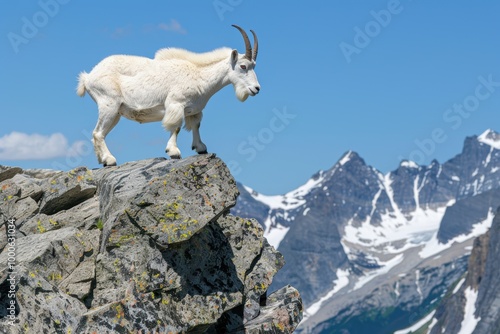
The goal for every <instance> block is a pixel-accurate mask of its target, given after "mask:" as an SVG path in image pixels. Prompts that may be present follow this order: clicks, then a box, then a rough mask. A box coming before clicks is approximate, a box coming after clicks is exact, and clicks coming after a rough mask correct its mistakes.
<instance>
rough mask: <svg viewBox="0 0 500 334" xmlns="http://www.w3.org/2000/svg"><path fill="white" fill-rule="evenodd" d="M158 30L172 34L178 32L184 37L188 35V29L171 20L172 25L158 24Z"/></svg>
mask: <svg viewBox="0 0 500 334" xmlns="http://www.w3.org/2000/svg"><path fill="white" fill-rule="evenodd" d="M158 29H160V30H164V31H171V32H176V33H179V34H182V35H185V34H187V31H186V29H184V28H183V27H182V26H181V24H180V23H179V22H178V21H177V20H174V19H171V20H170V23H160V24H158Z"/></svg>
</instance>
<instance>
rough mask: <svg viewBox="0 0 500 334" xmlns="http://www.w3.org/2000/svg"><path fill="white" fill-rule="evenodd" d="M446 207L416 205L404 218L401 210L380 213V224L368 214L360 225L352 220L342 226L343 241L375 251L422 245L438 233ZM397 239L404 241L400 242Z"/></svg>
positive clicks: (390, 251)
mask: <svg viewBox="0 0 500 334" xmlns="http://www.w3.org/2000/svg"><path fill="white" fill-rule="evenodd" d="M389 198H390V197H389ZM451 204H453V202H450V203H448V205H447V206H449V205H451ZM447 206H443V207H441V208H438V209H437V210H432V209H426V210H423V209H420V208H419V209H417V210H416V211H415V212H414V213H413V214H412V216H411V217H410V218H406V217H404V216H403V215H402V214H401V213H399V214H397V215H394V214H392V213H386V214H384V215H382V222H381V223H380V224H379V225H372V224H371V223H370V221H371V216H370V217H368V218H367V219H366V220H365V221H364V222H363V223H361V225H360V226H354V224H353V221H352V220H351V221H349V222H348V224H347V225H346V227H345V228H344V237H343V240H344V241H347V242H349V243H351V244H356V245H359V246H362V247H369V248H371V250H372V251H376V252H381V251H382V252H384V253H386V254H395V253H401V252H402V251H404V250H406V249H409V248H413V247H417V246H420V245H422V244H425V243H426V242H428V241H430V239H431V237H432V236H433V235H434V234H437V231H438V229H439V224H440V223H441V220H442V219H443V216H444V213H445V211H446V207H447ZM399 241H405V242H404V244H403V245H401V242H399Z"/></svg>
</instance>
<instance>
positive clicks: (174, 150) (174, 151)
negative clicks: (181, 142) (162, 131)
mask: <svg viewBox="0 0 500 334" xmlns="http://www.w3.org/2000/svg"><path fill="white" fill-rule="evenodd" d="M179 131H181V128H177V129H175V131H171V132H170V139H169V140H168V143H167V148H166V149H165V152H166V153H167V154H168V155H169V156H170V158H172V159H180V158H181V150H179V148H178V147H177V135H178V134H179Z"/></svg>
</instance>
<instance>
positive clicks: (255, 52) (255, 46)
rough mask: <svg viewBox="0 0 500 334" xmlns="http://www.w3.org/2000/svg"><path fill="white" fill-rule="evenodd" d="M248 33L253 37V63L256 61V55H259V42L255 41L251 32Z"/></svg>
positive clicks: (253, 33) (254, 35) (254, 36)
mask: <svg viewBox="0 0 500 334" xmlns="http://www.w3.org/2000/svg"><path fill="white" fill-rule="evenodd" d="M250 32H251V33H252V35H253V52H252V59H253V61H257V53H259V40H258V39H257V35H256V34H255V32H254V31H253V30H250Z"/></svg>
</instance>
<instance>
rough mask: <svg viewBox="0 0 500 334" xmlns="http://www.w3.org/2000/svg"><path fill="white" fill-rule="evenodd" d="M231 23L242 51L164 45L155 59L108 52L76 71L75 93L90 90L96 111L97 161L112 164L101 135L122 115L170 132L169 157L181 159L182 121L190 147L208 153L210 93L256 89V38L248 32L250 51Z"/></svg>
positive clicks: (243, 92) (241, 94)
mask: <svg viewBox="0 0 500 334" xmlns="http://www.w3.org/2000/svg"><path fill="white" fill-rule="evenodd" d="M233 27H235V28H237V29H238V30H239V31H240V32H241V34H242V36H243V40H244V42H245V48H246V52H245V54H239V53H238V51H237V50H232V49H229V48H220V49H216V50H214V51H211V52H206V53H193V52H190V51H187V50H183V49H175V48H167V49H161V50H159V51H158V52H156V54H155V57H154V59H150V58H145V57H137V56H126V55H114V56H109V57H107V58H105V59H103V60H102V61H101V62H100V63H99V64H97V65H96V66H95V67H94V68H93V69H92V71H91V72H90V73H85V72H82V73H80V76H79V81H78V88H77V94H78V95H79V96H84V95H85V92H88V93H89V95H90V96H91V97H92V99H93V100H94V101H95V102H96V103H97V107H98V109H99V118H98V120H97V125H96V127H95V129H94V132H93V139H92V142H93V144H94V150H95V153H96V155H97V159H98V161H99V163H102V164H103V165H104V166H114V165H116V159H115V157H114V156H113V155H112V154H111V152H110V151H109V149H108V147H107V146H106V142H105V141H104V139H105V138H106V135H107V134H108V133H109V132H110V131H111V130H112V129H113V127H114V126H115V125H116V124H117V123H118V121H119V120H120V117H121V116H123V117H126V118H128V119H131V120H134V121H137V122H139V123H145V122H159V121H161V122H162V124H163V126H164V127H165V129H166V130H167V131H170V139H169V140H168V143H167V147H166V149H165V152H166V153H167V154H168V155H169V156H170V157H171V158H172V159H180V158H181V152H180V150H179V148H178V147H177V135H178V134H179V131H180V128H181V126H182V123H183V119H184V120H185V128H186V129H187V130H188V131H189V130H192V131H193V145H192V149H193V150H196V152H197V153H199V154H202V153H207V147H206V145H205V144H204V143H203V142H202V141H201V138H200V132H199V128H200V122H201V119H202V116H203V113H202V111H203V108H205V105H206V104H207V102H208V100H209V99H210V98H211V97H212V95H214V94H215V93H216V92H218V91H219V90H220V89H221V88H223V87H225V86H227V85H228V84H230V83H231V84H233V86H234V89H235V92H236V96H237V98H238V99H239V100H240V101H242V102H243V101H245V100H246V99H247V98H248V96H249V95H252V96H254V95H256V94H257V93H258V92H259V90H260V85H259V82H258V80H257V75H256V74H255V71H254V68H255V61H256V59H257V52H258V40H257V36H256V35H255V33H254V32H253V31H252V30H250V31H251V32H252V34H253V37H254V47H253V50H252V47H251V45H250V41H249V39H248V36H247V34H246V33H245V31H244V30H243V29H241V28H240V27H238V26H236V25H233Z"/></svg>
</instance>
